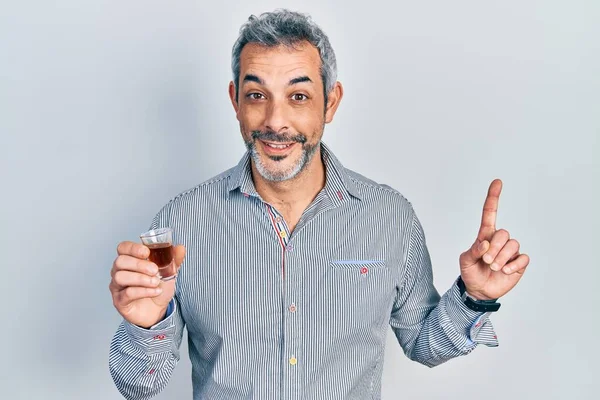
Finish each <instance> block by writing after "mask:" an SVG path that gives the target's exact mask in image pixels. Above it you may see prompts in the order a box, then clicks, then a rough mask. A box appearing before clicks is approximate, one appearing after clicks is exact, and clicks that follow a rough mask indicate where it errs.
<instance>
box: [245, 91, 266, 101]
mask: <svg viewBox="0 0 600 400" xmlns="http://www.w3.org/2000/svg"><path fill="white" fill-rule="evenodd" d="M246 97H247V98H249V99H250V100H261V99H264V98H265V96H263V95H262V93H257V92H253V93H248V94H247V95H246Z"/></svg>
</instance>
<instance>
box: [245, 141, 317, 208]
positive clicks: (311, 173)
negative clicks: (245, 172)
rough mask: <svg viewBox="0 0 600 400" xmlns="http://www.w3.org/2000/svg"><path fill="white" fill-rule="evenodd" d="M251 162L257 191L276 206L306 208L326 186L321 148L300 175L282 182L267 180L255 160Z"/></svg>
mask: <svg viewBox="0 0 600 400" xmlns="http://www.w3.org/2000/svg"><path fill="white" fill-rule="evenodd" d="M251 164H252V180H253V181H254V186H255V188H256V191H257V192H258V194H260V196H261V197H262V199H263V200H264V201H266V202H267V203H269V204H271V205H273V206H275V207H277V206H279V207H282V208H285V209H297V208H302V210H304V208H306V207H307V206H308V205H309V204H310V203H311V202H312V201H313V200H314V198H315V197H316V196H317V194H318V193H319V192H320V191H321V190H322V189H323V187H324V186H325V165H324V164H323V160H322V159H321V149H320V148H319V149H317V151H316V152H315V154H314V155H313V157H312V160H310V162H309V163H308V164H307V165H306V167H305V168H304V169H303V170H302V171H301V172H300V173H298V175H296V176H295V177H294V178H292V179H289V180H286V181H282V182H273V181H269V180H266V179H265V178H263V177H262V176H261V175H260V174H259V173H258V171H257V170H256V166H255V165H254V162H252V163H251Z"/></svg>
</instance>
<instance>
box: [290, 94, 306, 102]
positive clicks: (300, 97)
mask: <svg viewBox="0 0 600 400" xmlns="http://www.w3.org/2000/svg"><path fill="white" fill-rule="evenodd" d="M292 99H293V100H294V101H305V100H308V96H307V95H305V94H302V93H296V94H294V95H293V96H292Z"/></svg>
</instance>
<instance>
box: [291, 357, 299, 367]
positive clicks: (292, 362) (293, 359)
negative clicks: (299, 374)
mask: <svg viewBox="0 0 600 400" xmlns="http://www.w3.org/2000/svg"><path fill="white" fill-rule="evenodd" d="M296 364H298V360H296V357H294V356H292V357H291V358H290V365H296Z"/></svg>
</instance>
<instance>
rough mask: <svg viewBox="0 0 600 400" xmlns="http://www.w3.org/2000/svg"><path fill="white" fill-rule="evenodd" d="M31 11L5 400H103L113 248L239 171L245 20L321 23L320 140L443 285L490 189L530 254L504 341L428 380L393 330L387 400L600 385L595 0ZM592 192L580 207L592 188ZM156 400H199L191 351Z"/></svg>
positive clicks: (5, 101) (40, 5)
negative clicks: (404, 203)
mask: <svg viewBox="0 0 600 400" xmlns="http://www.w3.org/2000/svg"><path fill="white" fill-rule="evenodd" d="M206 3H209V2H201V1H192V0H178V1H168V2H167V1H157V0H152V1H150V0H146V1H140V0H135V1H134V0H130V1H125V2H124V1H115V0H106V1H76V0H60V1H59V0H57V1H37V2H34V1H27V0H19V1H13V2H3V5H2V7H1V8H0V10H1V11H0V134H1V135H2V140H1V141H0V149H1V150H0V154H1V159H0V162H1V164H0V171H1V174H2V175H1V182H2V184H1V186H0V187H1V188H2V189H1V191H0V193H1V194H0V202H1V207H0V210H1V223H2V224H1V235H2V237H1V240H0V243H2V250H1V254H2V258H1V260H2V261H1V264H0V265H1V266H2V275H3V277H4V280H3V282H4V284H3V290H2V300H3V305H4V307H3V309H4V313H3V318H2V323H3V325H4V330H3V334H2V339H3V340H2V343H3V348H4V352H5V354H6V353H8V358H6V356H5V358H4V362H2V363H0V368H1V369H2V371H1V373H0V380H1V381H2V385H0V391H1V392H0V393H2V394H0V397H2V398H3V399H4V398H5V399H11V400H12V399H42V398H43V399H103V400H106V399H118V398H120V396H119V394H118V392H117V391H116V389H115V388H114V386H113V383H112V380H111V378H110V375H109V372H108V347H109V343H110V339H111V337H112V335H113V333H114V331H115V329H116V328H117V325H118V323H119V321H120V317H119V315H118V314H117V312H116V311H115V310H114V309H113V308H112V303H111V298H110V295H109V291H108V288H107V285H108V282H109V269H110V267H111V264H112V261H113V259H114V257H115V247H116V245H117V243H118V242H119V241H121V240H136V239H137V235H138V234H139V233H140V232H141V231H143V230H144V229H146V227H147V226H148V225H149V223H150V220H151V218H152V217H153V215H154V213H155V212H157V211H158V209H159V208H160V207H161V206H162V205H163V204H164V203H165V202H166V201H168V200H169V199H170V198H171V197H172V196H174V195H175V194H177V193H179V192H180V191H182V190H184V189H187V188H189V187H191V186H194V185H196V184H197V183H200V182H202V181H204V180H205V179H208V178H209V177H211V176H213V175H215V174H217V173H219V172H221V171H222V170H224V169H226V168H229V167H230V166H232V165H234V164H235V163H236V162H237V161H238V159H239V158H240V156H241V155H242V152H243V151H244V146H243V143H242V140H241V138H240V136H239V130H238V126H237V121H236V120H235V117H234V113H233V110H232V109H231V105H230V103H229V100H228V97H227V84H228V82H229V80H230V79H231V71H230V67H229V65H230V52H231V47H232V45H233V42H234V40H235V39H236V37H237V33H238V29H239V27H240V25H241V24H242V23H243V22H244V21H245V20H246V19H247V17H248V16H249V15H250V14H257V13H260V12H263V11H268V10H272V9H274V8H277V7H291V8H293V9H296V10H299V11H303V12H308V13H310V14H311V15H312V16H313V17H314V19H315V20H316V21H317V23H319V24H320V25H321V26H322V27H323V28H324V30H325V31H326V32H327V33H328V35H329V37H330V39H331V42H332V44H333V47H334V49H335V50H336V53H337V57H338V64H339V79H340V81H341V82H342V83H343V84H344V87H345V97H344V99H343V101H342V104H341V106H340V109H339V110H338V114H337V116H336V119H335V120H334V122H333V123H332V124H331V125H328V126H327V128H326V132H325V141H326V143H328V144H329V145H330V147H331V148H332V149H333V150H334V151H335V152H336V154H337V155H338V157H339V158H340V160H341V161H342V162H343V163H344V164H345V165H346V166H347V167H349V168H351V169H354V170H356V171H358V172H360V173H362V174H364V175H366V176H367V177H370V178H372V179H374V180H376V181H378V182H382V183H386V184H388V185H391V186H392V187H394V188H396V189H398V190H400V191H401V192H402V193H403V194H404V195H405V196H406V197H407V198H408V199H409V200H410V201H411V202H412V203H413V204H414V206H415V208H416V210H417V213H418V215H419V217H420V219H421V221H422V223H423V226H424V228H425V232H426V235H427V240H428V244H429V249H430V252H431V256H432V260H433V264H434V274H435V282H436V286H437V287H438V289H439V290H440V291H441V292H443V291H446V290H447V288H448V287H449V286H450V285H451V283H452V280H453V279H454V278H455V277H456V276H457V274H458V255H459V254H460V253H461V252H462V251H463V250H464V249H466V248H467V247H468V246H469V245H470V244H471V243H472V241H473V240H474V238H475V234H476V232H477V228H478V224H479V218H480V212H481V207H482V205H483V200H484V198H485V194H486V190H487V187H488V185H489V183H490V182H491V180H492V179H493V178H495V177H500V178H502V179H503V181H504V191H503V194H502V197H501V199H500V209H499V217H498V223H499V227H503V228H506V229H508V230H509V231H510V232H511V234H512V235H513V236H514V237H516V238H518V239H519V240H520V241H521V243H522V251H524V252H526V253H528V254H529V255H530V256H531V260H532V261H531V265H530V268H529V270H528V272H527V274H526V276H525V277H524V278H523V280H522V282H521V283H520V285H519V286H518V287H517V288H516V289H515V290H514V291H513V292H511V293H510V294H509V295H507V296H506V297H505V298H504V299H503V301H502V302H503V305H502V309H501V311H500V312H499V313H498V314H497V315H494V317H493V322H494V325H495V326H496V329H497V332H498V335H499V340H500V347H499V348H497V349H488V348H485V347H481V348H479V349H477V350H476V351H475V352H474V353H472V354H471V355H469V356H468V357H464V358H460V359H456V360H452V361H451V362H449V363H447V364H444V365H442V366H439V367H437V368H433V369H428V368H426V367H424V366H421V365H419V364H416V363H413V362H411V361H409V360H408V359H407V358H405V356H404V355H403V353H402V352H401V350H400V347H399V345H398V344H397V343H396V342H395V341H394V340H393V335H390V336H389V342H388V348H387V353H386V364H385V370H384V378H383V379H384V381H383V398H384V400H385V399H387V400H391V399H411V398H420V399H442V398H443V399H461V400H468V399H479V398H481V397H482V396H485V398H487V399H490V400H491V399H506V398H512V399H526V398H544V399H592V398H597V396H598V395H597V394H596V395H594V393H595V392H598V389H599V386H598V376H600V370H599V368H598V364H597V363H598V359H599V356H600V354H599V351H598V345H597V343H596V342H597V340H598V337H599V334H600V329H599V325H600V324H599V321H598V316H599V315H600V312H598V311H597V309H598V304H599V302H598V299H597V295H596V292H595V289H596V288H597V287H598V279H599V278H600V274H599V273H598V267H599V262H598V255H597V254H595V250H596V246H595V245H596V240H598V235H597V232H598V228H599V218H598V215H599V213H598V203H597V200H598V197H597V196H598V194H597V193H598V182H599V180H600V179H599V168H598V162H597V160H593V157H594V153H596V154H595V156H596V157H597V150H598V137H599V136H600V117H599V115H600V95H599V93H600V45H599V43H600V39H599V38H600V24H599V21H600V19H599V17H600V4H599V3H598V2H595V1H587V2H584V1H569V2H559V1H525V0H521V1H503V2H494V3H495V4H489V3H491V2H478V1H453V2H444V1H435V2H413V1H388V2H384V1H380V0H371V1H369V2H362V1H360V2H358V1H357V2H348V1H341V0H340V1H327V2H323V1H319V0H310V1H308V0H305V1H303V2H302V6H301V8H300V5H299V4H300V3H299V2H297V1H266V0H264V1H260V0H256V1H252V2H248V1H226V0H222V1H217V2H214V3H213V2H210V3H211V5H207V4H206ZM594 198H595V200H596V201H594ZM158 398H160V399H191V378H190V363H189V359H188V356H187V346H186V345H185V344H184V345H183V349H182V361H181V362H180V364H179V365H178V367H177V369H176V371H175V373H174V376H173V377H172V379H171V382H170V384H169V386H168V387H167V389H165V391H164V392H163V393H162V394H161V395H160V396H158Z"/></svg>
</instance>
